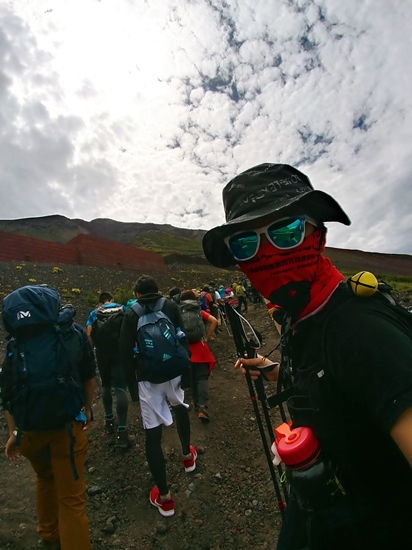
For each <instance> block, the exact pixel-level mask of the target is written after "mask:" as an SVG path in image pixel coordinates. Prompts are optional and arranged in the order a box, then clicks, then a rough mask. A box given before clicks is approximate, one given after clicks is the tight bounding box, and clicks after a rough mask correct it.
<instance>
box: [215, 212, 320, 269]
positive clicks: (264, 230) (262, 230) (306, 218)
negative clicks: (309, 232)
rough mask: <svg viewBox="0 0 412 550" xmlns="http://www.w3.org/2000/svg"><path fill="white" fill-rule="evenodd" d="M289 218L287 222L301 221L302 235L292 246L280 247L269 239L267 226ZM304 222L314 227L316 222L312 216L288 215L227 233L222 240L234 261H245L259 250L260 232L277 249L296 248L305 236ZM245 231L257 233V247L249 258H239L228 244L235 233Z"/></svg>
mask: <svg viewBox="0 0 412 550" xmlns="http://www.w3.org/2000/svg"><path fill="white" fill-rule="evenodd" d="M287 220H289V223H292V222H294V221H297V220H299V221H300V222H301V223H303V231H302V235H301V238H300V241H299V242H298V243H296V244H294V245H293V246H289V247H287V248H281V247H279V246H277V245H276V244H275V243H274V242H273V241H272V239H271V237H270V235H269V233H268V229H269V227H272V225H274V224H276V225H277V224H279V223H281V222H282V221H287ZM306 223H310V224H311V225H313V226H314V227H317V225H318V224H317V223H316V222H315V220H313V219H312V218H310V217H309V216H306V215H302V216H296V217H290V216H288V217H287V218H281V219H280V220H276V221H272V222H270V223H269V224H267V225H265V226H264V227H260V228H257V229H255V228H253V227H251V228H245V229H242V230H241V231H237V232H236V233H233V234H232V235H229V236H228V237H225V238H224V239H223V240H224V243H225V245H226V246H227V247H228V249H229V252H230V253H231V254H232V256H233V257H234V258H235V260H236V261H238V262H247V261H248V260H251V259H252V258H254V257H255V256H256V254H257V253H258V251H259V248H260V243H261V238H260V236H261V235H262V234H264V235H266V238H267V240H268V241H269V242H270V244H271V245H272V246H274V247H275V248H277V249H278V250H291V249H292V248H296V247H297V246H299V245H300V244H302V243H303V240H304V238H305V227H306ZM286 225H289V224H285V225H284V226H283V227H286ZM281 227H282V226H280V227H279V229H281ZM246 231H253V232H254V233H256V234H257V237H258V241H257V247H256V251H255V253H254V254H253V255H252V256H250V257H249V258H245V259H243V260H242V259H240V258H237V257H236V256H235V255H234V254H233V252H232V250H231V249H230V245H229V241H230V239H233V237H236V235H241V234H242V233H245V232H246Z"/></svg>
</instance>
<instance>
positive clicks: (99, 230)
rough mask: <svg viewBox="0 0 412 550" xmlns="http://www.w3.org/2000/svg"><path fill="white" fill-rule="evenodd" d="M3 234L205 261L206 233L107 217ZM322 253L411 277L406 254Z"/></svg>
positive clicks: (31, 224) (33, 222) (5, 227)
mask: <svg viewBox="0 0 412 550" xmlns="http://www.w3.org/2000/svg"><path fill="white" fill-rule="evenodd" d="M2 231H5V232H9V233H15V234H18V235H24V236H27V237H34V238H38V239H43V240H46V241H53V242H59V243H66V242H68V241H70V240H71V239H73V238H74V237H76V236H77V235H79V234H86V235H91V236H94V237H99V238H102V239H108V240H111V241H116V242H120V243H122V244H132V245H135V246H137V247H139V248H143V249H145V250H151V251H153V252H158V253H160V254H162V255H163V256H164V257H165V261H166V263H168V264H170V263H174V262H179V261H181V260H182V261H185V262H186V263H188V261H189V263H190V260H188V257H191V258H196V260H195V261H193V263H196V262H199V261H201V262H205V260H204V256H203V251H202V244H201V243H202V238H203V235H204V234H205V231H204V230H202V229H183V228H178V227H173V226H172V225H159V224H154V223H133V222H119V221H115V220H111V219H108V218H99V219H95V220H92V221H90V222H87V221H84V220H81V219H70V218H66V217H64V216H59V215H52V216H43V217H39V218H23V219H18V220H0V232H2ZM325 254H326V256H328V257H329V258H330V259H331V260H332V263H333V264H334V265H336V267H337V268H338V269H340V270H342V271H344V272H352V273H356V272H357V271H362V270H367V271H372V272H373V273H376V274H378V275H385V274H387V275H398V276H412V256H410V255H407V254H381V253H376V252H363V251H361V250H345V249H340V248H327V249H326V252H325ZM201 258H202V259H201Z"/></svg>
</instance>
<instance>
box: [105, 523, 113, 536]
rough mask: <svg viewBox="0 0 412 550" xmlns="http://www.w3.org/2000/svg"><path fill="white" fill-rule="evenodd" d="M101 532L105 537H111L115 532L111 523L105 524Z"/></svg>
mask: <svg viewBox="0 0 412 550" xmlns="http://www.w3.org/2000/svg"><path fill="white" fill-rule="evenodd" d="M102 531H103V533H106V534H107V535H112V534H113V533H114V532H115V531H116V527H115V526H114V525H113V523H110V522H107V523H106V525H105V526H104V527H103V529H102Z"/></svg>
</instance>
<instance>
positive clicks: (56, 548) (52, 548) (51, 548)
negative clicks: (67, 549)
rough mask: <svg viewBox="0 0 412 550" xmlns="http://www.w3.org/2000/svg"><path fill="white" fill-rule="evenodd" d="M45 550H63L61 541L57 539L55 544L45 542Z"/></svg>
mask: <svg viewBox="0 0 412 550" xmlns="http://www.w3.org/2000/svg"><path fill="white" fill-rule="evenodd" d="M43 548H46V549H47V550H61V546H60V540H59V539H57V540H54V541H53V542H49V541H47V540H44V541H43Z"/></svg>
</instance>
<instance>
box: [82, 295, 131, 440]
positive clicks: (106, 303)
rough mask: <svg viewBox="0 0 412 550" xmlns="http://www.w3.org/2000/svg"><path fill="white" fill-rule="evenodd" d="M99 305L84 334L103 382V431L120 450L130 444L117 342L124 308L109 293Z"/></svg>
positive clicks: (101, 299) (124, 382) (123, 381)
mask: <svg viewBox="0 0 412 550" xmlns="http://www.w3.org/2000/svg"><path fill="white" fill-rule="evenodd" d="M99 304H100V305H99V306H98V307H97V308H96V309H94V310H93V311H92V312H91V313H90V315H89V317H88V319H87V323H86V330H87V334H88V335H89V337H90V339H91V342H92V344H93V345H94V346H95V348H96V359H97V366H98V368H99V371H100V376H101V379H102V398H103V408H104V417H105V430H106V433H107V434H108V435H109V437H110V441H111V442H112V443H113V442H114V444H115V446H116V447H117V448H119V449H127V448H128V447H130V446H132V445H133V440H132V437H131V436H130V435H129V433H128V431H127V412H128V407H129V403H128V398H127V394H126V389H127V384H126V380H125V377H124V374H123V369H122V367H121V364H120V352H119V339H120V329H121V326H122V321H123V317H124V314H125V307H124V306H123V305H122V304H117V303H115V301H114V298H113V296H112V294H111V293H110V292H102V293H101V294H100V296H99ZM112 388H114V392H115V396H116V414H117V426H116V420H115V418H114V414H113V396H112Z"/></svg>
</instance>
